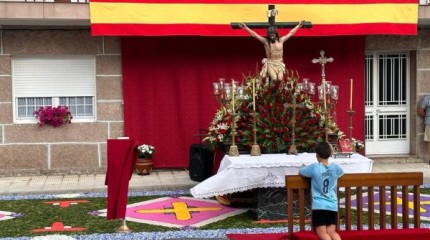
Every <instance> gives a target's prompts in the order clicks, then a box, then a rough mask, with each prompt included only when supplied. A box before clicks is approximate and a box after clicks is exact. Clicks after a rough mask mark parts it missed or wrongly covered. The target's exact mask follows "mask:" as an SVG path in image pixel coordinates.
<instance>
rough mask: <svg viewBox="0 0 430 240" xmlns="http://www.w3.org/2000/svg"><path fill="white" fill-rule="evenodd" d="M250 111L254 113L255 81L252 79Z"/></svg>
mask: <svg viewBox="0 0 430 240" xmlns="http://www.w3.org/2000/svg"><path fill="white" fill-rule="evenodd" d="M252 109H253V110H254V112H255V79H254V78H253V79H252Z"/></svg>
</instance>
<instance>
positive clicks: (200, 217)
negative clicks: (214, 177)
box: [98, 197, 246, 228]
mask: <svg viewBox="0 0 430 240" xmlns="http://www.w3.org/2000/svg"><path fill="white" fill-rule="evenodd" d="M245 211H246V210H245V209H238V208H232V207H228V206H224V205H222V204H220V203H218V202H217V201H215V200H206V199H196V198H191V197H176V198H172V197H163V198H157V199H154V200H149V201H144V202H138V203H134V204H129V205H127V210H126V214H125V217H126V220H127V221H133V222H140V223H147V224H155V225H161V226H166V227H176V228H183V227H201V226H204V225H206V224H209V223H212V222H215V221H219V220H222V219H225V218H228V217H230V216H233V215H237V214H241V213H244V212H245ZM98 216H102V217H106V209H103V210H100V211H99V214H98Z"/></svg>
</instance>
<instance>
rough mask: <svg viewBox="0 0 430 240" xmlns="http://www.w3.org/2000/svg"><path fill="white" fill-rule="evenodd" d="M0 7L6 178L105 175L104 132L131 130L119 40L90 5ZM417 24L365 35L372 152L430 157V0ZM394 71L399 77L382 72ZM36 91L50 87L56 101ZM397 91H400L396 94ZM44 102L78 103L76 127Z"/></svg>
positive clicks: (1, 156)
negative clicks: (37, 114)
mask: <svg viewBox="0 0 430 240" xmlns="http://www.w3.org/2000/svg"><path fill="white" fill-rule="evenodd" d="M0 9H1V10H2V11H0V25H1V28H0V93H1V94H0V133H1V134H0V165H1V166H3V167H2V168H1V169H0V175H20V174H22V175H25V174H57V173H59V174H60V173H69V174H70V173H104V172H105V169H106V139H108V138H117V137H121V136H124V112H123V91H122V66H121V38H120V37H92V36H91V33H90V20H89V9H88V3H79V2H75V3H73V2H67V3H63V2H9V1H7V2H0ZM418 28H419V30H418V35H417V36H383V35H381V36H367V37H366V42H365V49H366V56H365V59H363V60H364V61H366V70H364V71H366V83H367V88H366V93H365V94H366V110H365V111H366V119H365V120H364V121H365V123H364V124H366V125H365V126H366V133H365V136H366V145H367V147H366V149H367V150H366V155H368V156H371V157H372V158H373V157H374V158H375V159H377V158H381V159H382V158H384V159H388V158H390V159H394V161H405V159H406V160H407V161H427V160H428V159H429V156H428V153H427V151H426V149H427V148H426V146H425V144H424V142H423V131H424V126H423V119H422V118H420V117H417V115H416V108H417V106H418V104H419V101H420V100H421V99H422V97H423V96H424V95H425V94H428V93H430V81H429V79H430V5H427V3H425V2H423V3H421V5H420V6H419V21H418ZM75 62H78V63H80V64H82V63H84V65H79V64H78V63H77V64H74V63H75ZM387 62H388V63H389V64H388V63H387ZM384 63H387V64H384ZM29 69H31V71H29ZM39 70H40V71H41V72H39ZM393 71H395V72H397V73H395V74H394V75H396V74H397V75H399V76H397V75H396V78H395V79H399V81H401V83H399V82H397V83H395V84H392V83H390V79H389V78H388V79H387V78H379V76H380V74H383V73H385V72H393ZM26 73H27V75H26ZM378 73H380V74H378ZM56 74H71V79H76V77H77V76H78V77H82V78H85V79H88V81H87V82H90V83H91V84H89V86H87V87H85V89H88V91H86V92H81V91H79V90H76V89H75V87H76V86H78V87H79V86H80V84H82V82H79V81H77V82H76V81H75V80H71V81H67V79H68V78H65V79H66V80H64V81H62V82H59V83H57V84H56V85H52V84H50V83H52V82H53V81H49V80H50V79H51V78H52V79H55V76H56ZM40 76H48V77H47V78H46V79H45V78H43V77H40ZM387 81H388V82H387ZM35 89H37V91H36V90H35ZM73 89H75V90H73ZM384 89H385V90H386V89H390V91H384ZM38 91H40V92H44V93H45V96H46V91H48V92H50V93H51V94H50V97H49V99H44V98H43V97H40V96H42V95H43V94H42V95H40V96H39V95H38V94H39V92H38ZM393 91H400V94H389V93H392V92H393ZM383 93H387V94H388V95H386V94H385V95H384V94H383ZM379 95H381V96H379ZM37 101H51V103H62V102H64V101H66V102H67V103H71V104H72V105H74V106H75V107H76V108H74V109H75V110H74V111H75V112H73V113H74V116H75V118H74V119H73V124H70V125H67V126H62V127H60V129H58V128H53V127H51V126H42V127H39V126H38V125H37V121H36V119H35V118H34V117H33V116H32V112H31V109H32V106H33V105H34V104H35V102H37ZM20 109H27V110H29V111H27V112H25V111H24V112H22V111H20ZM79 109H81V110H79ZM82 109H84V110H82ZM381 116H382V117H381ZM357 121H361V120H357ZM380 129H385V130H387V129H388V131H382V130H381V131H380ZM390 129H391V130H390ZM371 146H373V147H371ZM393 146H395V148H393ZM392 155H396V158H392ZM399 156H400V157H399Z"/></svg>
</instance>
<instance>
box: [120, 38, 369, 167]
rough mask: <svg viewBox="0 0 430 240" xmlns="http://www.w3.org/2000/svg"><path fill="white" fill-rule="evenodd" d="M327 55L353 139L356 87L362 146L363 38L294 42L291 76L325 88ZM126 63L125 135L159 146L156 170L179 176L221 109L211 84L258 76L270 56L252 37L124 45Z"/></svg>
mask: <svg viewBox="0 0 430 240" xmlns="http://www.w3.org/2000/svg"><path fill="white" fill-rule="evenodd" d="M286 31H287V30H286ZM281 34H285V33H283V32H281ZM321 50H324V51H325V53H326V56H327V57H333V58H334V62H332V63H328V64H327V65H326V79H327V80H328V81H332V82H333V84H335V85H336V84H337V85H339V88H340V94H339V99H340V100H339V102H338V105H337V106H338V107H337V118H338V125H339V127H340V129H341V130H342V131H344V132H345V133H346V134H348V115H347V112H346V111H347V109H348V107H349V96H350V91H349V89H350V88H349V79H350V78H353V79H354V95H353V96H354V102H353V110H354V111H355V113H354V115H353V121H354V124H353V127H354V128H353V137H355V138H357V139H361V140H363V138H364V55H365V53H364V37H363V36H349V37H312V38H311V37H293V38H292V39H290V40H288V41H287V42H286V43H285V45H284V60H285V63H286V66H287V69H292V70H297V71H298V73H299V75H300V76H301V77H309V78H310V79H311V81H312V82H316V83H317V84H320V83H321V65H319V64H313V63H312V59H314V58H318V57H319V56H320V51H321ZM122 57H123V59H122V64H123V66H122V69H123V81H124V83H123V91H124V119H125V123H124V125H125V134H126V135H127V136H130V137H131V138H133V139H136V140H137V141H138V143H139V144H143V143H146V144H152V145H154V146H155V148H156V153H155V158H154V167H155V168H176V167H188V158H189V157H188V152H189V148H190V145H191V144H192V143H197V142H198V141H199V138H198V137H196V136H194V135H195V134H197V133H198V131H199V129H201V128H207V127H208V126H209V124H210V122H211V121H212V118H213V117H214V114H215V112H216V110H217V109H218V104H217V102H216V101H215V99H214V97H213V95H212V82H215V81H218V79H219V78H220V77H224V78H226V79H227V80H230V79H231V78H235V79H236V80H241V79H242V76H243V75H251V74H255V73H256V72H257V69H258V70H259V68H260V66H261V64H260V62H261V59H262V58H263V57H264V48H263V45H262V44H261V43H260V42H258V41H257V40H255V39H253V38H251V37H192V36H183V37H123V38H122ZM315 100H317V97H315Z"/></svg>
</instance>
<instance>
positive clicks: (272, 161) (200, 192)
mask: <svg viewBox="0 0 430 240" xmlns="http://www.w3.org/2000/svg"><path fill="white" fill-rule="evenodd" d="M315 162H317V159H316V156H315V153H301V154H298V155H287V154H263V155H261V156H250V155H240V156H237V157H232V156H228V155H226V156H224V158H223V159H222V161H221V165H220V167H219V169H218V173H217V174H216V175H214V176H212V177H210V178H208V179H206V180H204V181H203V182H201V183H199V184H197V185H196V186H194V187H193V188H191V190H190V192H191V194H192V195H193V197H195V198H210V197H214V196H220V195H226V194H228V193H235V192H242V191H247V190H251V189H255V188H279V187H281V188H284V187H285V175H292V174H298V172H299V169H300V168H301V167H303V166H307V165H310V164H312V163H315ZM329 162H331V163H337V164H339V165H340V166H341V167H342V169H343V170H344V172H345V173H366V172H372V166H373V160H371V159H369V158H366V157H364V156H362V155H360V154H357V153H355V154H353V155H351V157H342V158H340V157H337V158H334V157H331V158H330V159H329Z"/></svg>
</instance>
